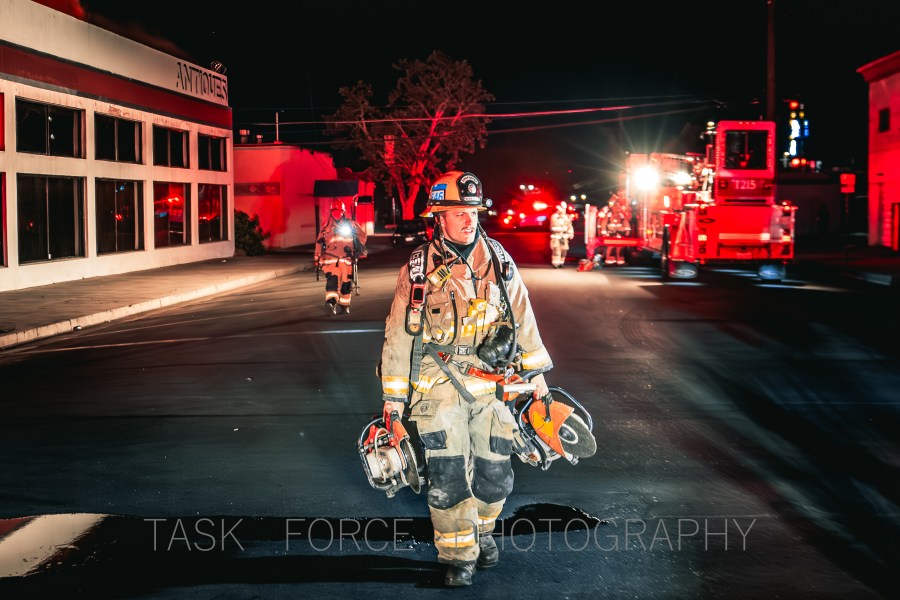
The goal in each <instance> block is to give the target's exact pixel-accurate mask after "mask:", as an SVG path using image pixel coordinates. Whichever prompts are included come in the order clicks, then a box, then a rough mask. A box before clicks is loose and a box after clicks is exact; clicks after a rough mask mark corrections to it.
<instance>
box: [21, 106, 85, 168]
mask: <svg viewBox="0 0 900 600" xmlns="http://www.w3.org/2000/svg"><path fill="white" fill-rule="evenodd" d="M26 111H30V112H33V113H40V114H38V115H37V116H36V117H35V119H40V121H35V122H32V123H29V124H26V123H25V120H26V119H28V118H30V114H28V113H26ZM54 117H56V121H57V123H60V122H61V123H62V124H61V125H55V126H54V125H48V123H51V124H53V123H54V119H53V118H54ZM84 119H85V111H84V109H80V108H70V107H68V106H61V105H59V104H51V103H49V102H38V101H36V100H31V99H29V98H22V97H18V98H16V152H21V153H23V154H38V155H43V156H59V157H64V158H84V157H85V152H84V147H85V140H84V135H85V126H84ZM67 120H71V127H66V126H65V123H66V122H67ZM26 125H27V126H26ZM67 129H68V130H70V131H68V135H69V136H71V146H69V145H68V144H63V143H62V140H63V139H66V137H68V136H63V135H61V136H60V138H59V140H58V141H57V137H56V134H57V133H61V131H60V130H63V131H64V130H67ZM27 135H33V136H34V137H35V138H38V137H40V138H41V141H40V143H37V141H36V139H35V140H29V139H27V138H26V137H25V136H27ZM54 142H56V143H54ZM55 148H63V149H65V150H66V151H63V150H58V151H54V149H55ZM69 148H71V151H69Z"/></svg>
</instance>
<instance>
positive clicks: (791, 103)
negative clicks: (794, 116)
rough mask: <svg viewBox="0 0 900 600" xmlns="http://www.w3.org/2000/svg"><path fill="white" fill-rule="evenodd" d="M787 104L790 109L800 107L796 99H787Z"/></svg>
mask: <svg viewBox="0 0 900 600" xmlns="http://www.w3.org/2000/svg"><path fill="white" fill-rule="evenodd" d="M788 106H789V107H790V109H791V110H797V109H798V108H800V103H799V102H797V101H796V100H789V101H788Z"/></svg>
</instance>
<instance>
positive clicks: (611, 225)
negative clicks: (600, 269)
mask: <svg viewBox="0 0 900 600" xmlns="http://www.w3.org/2000/svg"><path fill="white" fill-rule="evenodd" d="M597 234H598V235H602V236H603V237H617V238H621V237H631V210H630V209H629V208H628V203H627V202H625V201H624V200H623V199H622V198H620V197H619V196H618V195H617V194H613V195H612V196H611V197H610V199H609V203H608V204H607V205H606V206H604V207H603V208H601V209H600V211H599V212H598V213H597ZM624 251H625V249H624V248H623V247H622V246H608V247H607V249H606V260H605V262H606V264H608V265H624V264H625V255H624Z"/></svg>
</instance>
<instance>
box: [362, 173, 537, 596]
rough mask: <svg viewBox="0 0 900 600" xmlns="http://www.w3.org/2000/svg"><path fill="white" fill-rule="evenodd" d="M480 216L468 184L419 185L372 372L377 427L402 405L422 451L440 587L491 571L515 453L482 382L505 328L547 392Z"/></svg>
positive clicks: (514, 274)
mask: <svg viewBox="0 0 900 600" xmlns="http://www.w3.org/2000/svg"><path fill="white" fill-rule="evenodd" d="M484 209H485V206H484V203H483V194H482V187H481V181H479V179H478V178H477V177H476V176H475V175H473V174H472V173H467V172H465V173H464V172H462V171H450V172H448V173H445V174H444V175H442V176H441V177H440V178H439V179H438V180H437V181H436V182H435V183H434V185H432V186H431V190H430V192H429V196H428V203H427V208H426V211H425V213H424V214H423V215H422V216H423V217H434V218H435V220H436V225H435V229H434V236H433V238H432V240H431V241H430V242H428V243H427V244H424V245H422V246H419V248H417V249H416V250H414V251H413V254H412V255H411V257H410V260H409V261H408V262H407V264H405V265H404V266H403V267H401V269H400V275H399V277H398V279H397V287H396V292H395V295H394V300H393V303H392V304H391V309H390V313H389V314H388V317H387V320H386V322H385V338H384V346H383V348H382V354H381V364H380V367H379V375H380V377H381V382H382V390H383V400H384V407H383V411H384V415H385V422H388V417H389V415H390V414H391V413H392V412H397V413H398V414H400V415H403V414H404V410H405V409H406V408H407V406H408V407H409V415H410V420H411V421H413V422H414V423H415V424H416V429H417V431H418V435H419V438H420V439H421V441H422V445H423V446H424V452H425V462H426V464H427V473H428V475H427V477H428V496H427V500H428V507H429V512H430V515H431V523H432V526H433V527H434V544H435V548H436V549H437V555H438V562H440V563H443V564H446V565H448V567H447V572H446V576H445V579H444V582H445V583H446V585H448V586H463V585H470V584H471V583H472V576H473V575H474V572H475V568H476V565H477V567H478V568H482V569H486V568H489V567H493V566H494V565H496V564H497V562H498V561H499V559H500V555H499V550H498V548H497V544H496V542H495V541H494V538H493V537H491V531H492V530H493V529H494V523H495V521H496V519H497V517H498V516H499V515H500V511H501V510H502V509H503V505H504V503H505V502H506V498H507V496H508V495H509V494H510V492H511V491H512V487H513V470H512V464H511V463H510V455H511V454H512V453H513V452H514V451H516V452H517V453H518V452H519V449H520V448H522V443H521V435H520V434H519V431H518V428H517V427H516V424H515V421H514V419H513V417H512V415H511V414H510V412H509V410H508V409H507V408H506V407H505V406H504V404H503V402H502V401H501V400H499V399H498V398H497V396H496V381H497V378H492V377H491V376H490V375H491V374H493V373H494V372H495V371H494V369H495V368H503V367H498V366H497V364H502V365H504V367H505V365H506V364H508V363H507V362H506V361H507V360H508V353H507V350H506V349H503V339H502V338H501V336H498V335H496V334H495V335H492V332H495V331H501V332H502V331H504V330H503V327H502V325H504V324H508V323H509V322H510V321H513V322H514V323H515V325H516V326H517V327H516V329H515V332H516V334H515V341H516V344H515V346H518V347H520V348H521V349H522V355H521V365H520V368H521V369H526V370H533V371H535V372H537V374H536V375H535V376H534V377H533V378H532V379H531V381H532V382H533V383H535V384H537V391H536V392H535V394H537V395H538V397H541V396H544V395H546V394H547V393H548V392H549V390H548V388H547V383H546V381H545V380H544V375H543V373H544V372H545V371H548V370H550V369H551V368H552V367H553V363H552V362H551V360H550V355H549V354H548V352H547V349H546V348H545V347H544V344H543V342H542V341H541V336H540V334H539V333H538V328H537V323H536V322H535V317H534V312H533V311H532V307H531V303H530V301H529V299H528V291H527V290H526V288H525V284H524V282H523V281H522V277H521V276H520V274H519V272H518V269H517V268H516V266H515V264H514V263H513V262H512V260H511V259H510V258H509V256H508V254H507V253H506V251H505V250H504V249H503V247H502V246H501V245H500V244H499V243H498V242H496V241H495V240H491V239H488V238H487V237H486V235H485V234H484V230H483V229H481V227H480V226H479V224H478V213H479V211H482V210H484ZM498 271H499V272H498ZM507 330H509V331H512V329H511V328H510V327H509V326H508V325H507ZM507 339H508V338H507ZM498 341H499V343H498ZM506 346H507V349H508V348H513V340H512V339H508V341H507V342H506ZM501 355H502V356H501ZM500 377H502V375H501V376H500Z"/></svg>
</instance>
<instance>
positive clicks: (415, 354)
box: [406, 236, 513, 402]
mask: <svg viewBox="0 0 900 600" xmlns="http://www.w3.org/2000/svg"><path fill="white" fill-rule="evenodd" d="M484 239H485V240H487V242H488V250H489V252H490V253H491V262H492V263H493V266H494V268H495V269H497V270H498V275H499V276H498V277H497V283H498V284H499V285H500V289H501V290H502V293H503V296H504V297H507V296H508V294H507V292H506V285H505V282H508V281H510V280H511V279H512V277H513V269H512V261H511V260H510V259H509V257H508V256H507V255H506V251H505V250H504V249H503V246H501V245H500V242H498V241H497V240H495V239H492V238H489V237H487V236H484ZM430 245H431V242H429V243H427V244H422V245H421V246H419V247H418V248H416V249H415V250H413V251H412V253H411V254H410V256H409V262H408V268H409V282H410V288H409V302H408V303H407V305H406V333H408V334H409V335H411V336H413V348H412V355H411V356H410V363H411V364H410V373H409V381H410V383H412V382H414V381H418V380H419V372H420V370H421V368H422V358H423V357H424V356H425V353H426V349H425V343H424V340H423V339H422V338H423V335H422V333H423V328H424V320H423V318H422V312H423V310H424V308H425V297H426V295H427V285H428V282H429V281H431V282H432V284H436V281H446V279H449V277H450V272H449V270H448V269H447V267H446V265H444V264H443V263H442V264H440V265H438V266H437V268H436V269H435V272H436V273H438V276H437V278H433V277H432V275H433V274H432V273H429V274H426V273H425V269H426V267H427V266H428V265H427V260H428V247H429V246H430ZM506 301H507V304H508V303H509V300H508V297H507V300H506ZM432 345H433V344H429V346H432ZM448 348H449V347H448ZM448 348H443V347H442V348H440V349H439V348H437V347H436V348H434V350H435V360H436V362H437V363H438V366H439V367H440V368H441V370H443V371H444V372H445V374H446V375H447V376H448V377H449V378H450V381H451V382H452V383H453V385H454V386H455V387H456V388H457V389H460V388H461V385H462V384H460V383H459V381H458V380H457V379H456V378H455V377H454V376H453V374H452V373H451V372H450V371H449V370H448V369H447V365H446V363H445V362H444V361H443V360H442V359H441V358H440V357H439V356H437V352H438V351H439V350H447V349H448ZM454 348H455V347H454ZM461 393H462V392H461ZM409 394H412V386H411V385H410V388H409ZM462 395H463V397H464V398H466V400H469V398H468V397H467V396H469V397H471V395H470V394H468V392H466V393H463V394H462ZM407 400H409V397H407ZM469 401H470V402H471V401H472V400H469Z"/></svg>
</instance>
